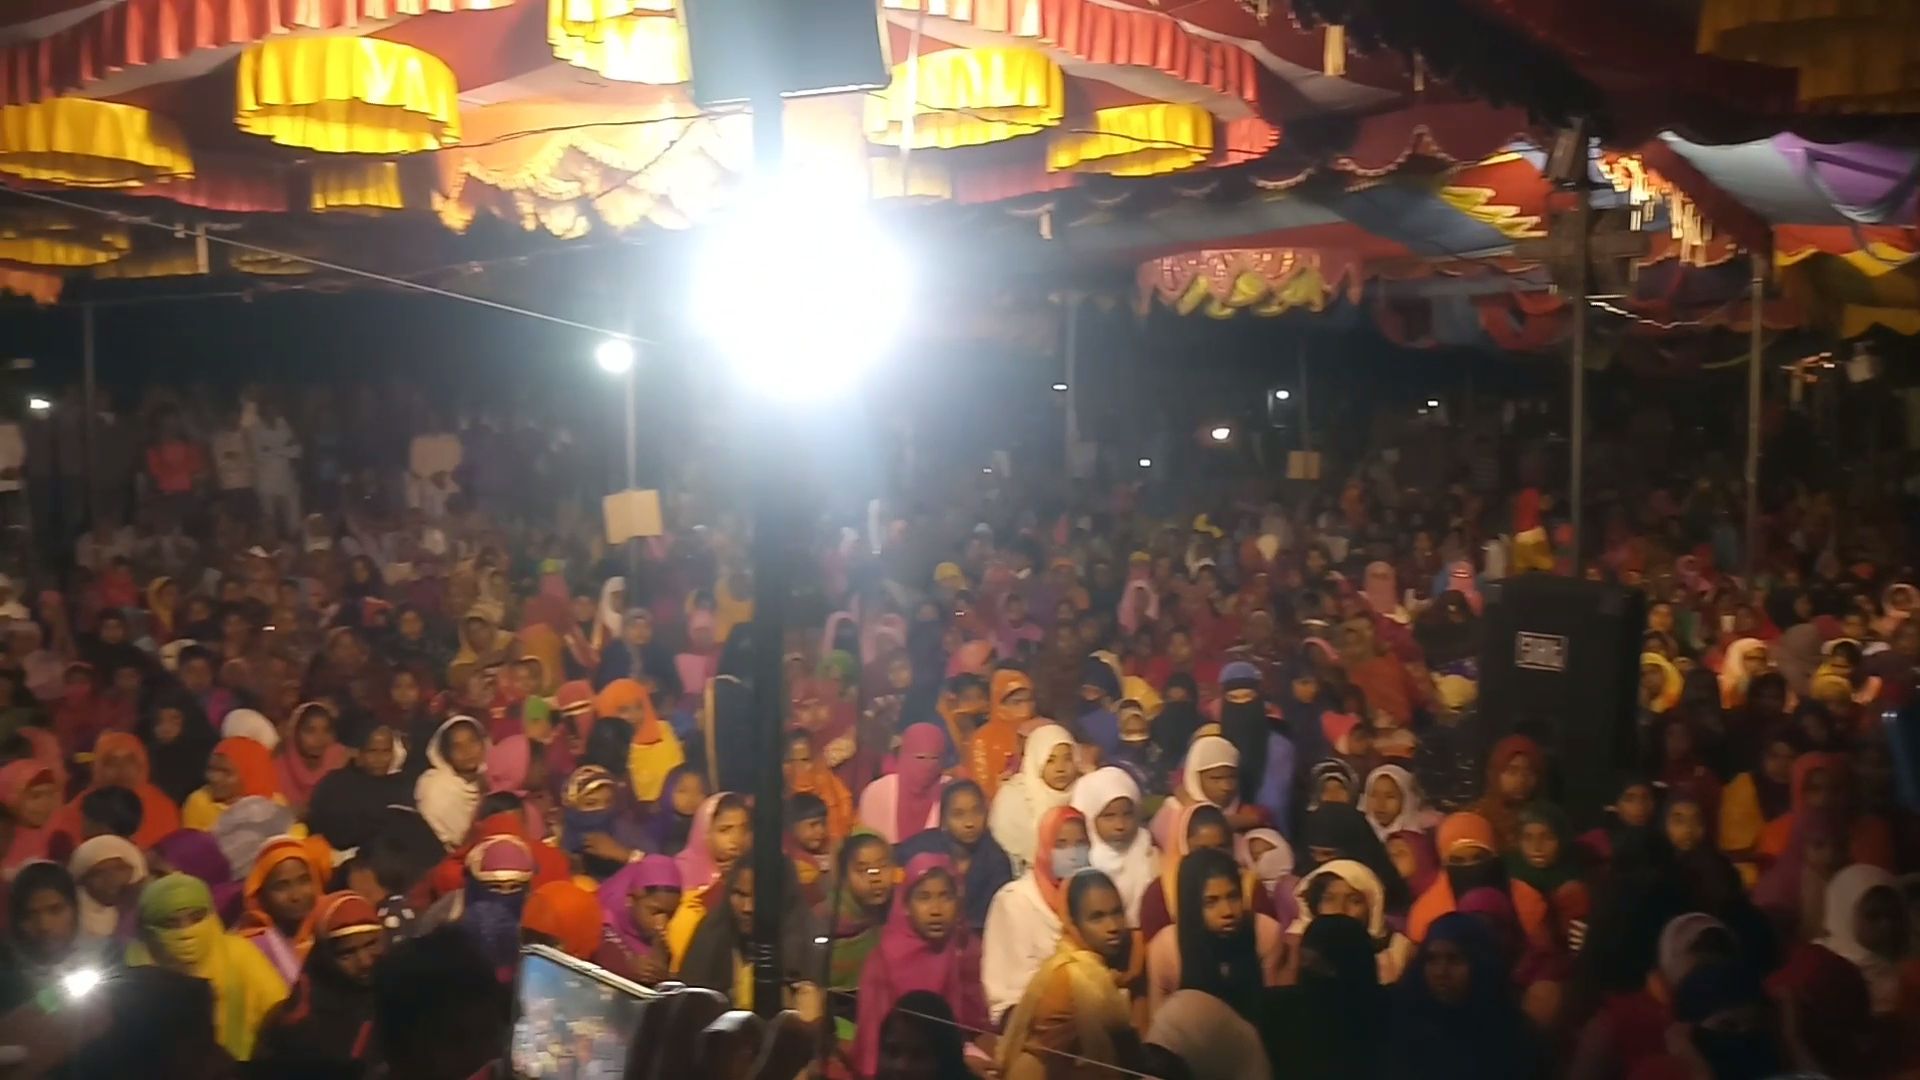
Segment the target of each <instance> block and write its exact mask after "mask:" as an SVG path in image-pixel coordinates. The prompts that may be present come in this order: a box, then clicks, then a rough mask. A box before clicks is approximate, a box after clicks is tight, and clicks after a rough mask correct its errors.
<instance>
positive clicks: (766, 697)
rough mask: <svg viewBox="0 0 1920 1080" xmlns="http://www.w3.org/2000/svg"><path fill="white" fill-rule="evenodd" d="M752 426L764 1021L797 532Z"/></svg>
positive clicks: (770, 416)
mask: <svg viewBox="0 0 1920 1080" xmlns="http://www.w3.org/2000/svg"><path fill="white" fill-rule="evenodd" d="M752 104H753V159H754V171H755V172H756V173H757V176H756V181H757V182H759V183H763V184H770V183H772V181H773V177H774V176H775V175H776V174H777V172H778V171H779V167H780V156H781V134H782V133H781V130H780V128H781V108H782V106H781V101H780V98H779V96H778V95H777V94H774V93H762V94H760V95H758V96H756V97H755V98H754V99H753V103H752ZM762 408H763V409H764V412H763V413H762V415H761V416H760V418H759V422H758V423H756V424H755V425H754V427H755V429H756V431H755V435H756V438H755V444H756V449H757V450H758V455H757V456H758V458H759V460H758V461H757V462H755V464H754V469H753V474H754V475H753V485H754V514H753V661H752V663H753V703H754V704H753V736H752V738H751V739H750V740H749V745H748V746H745V747H741V748H739V749H741V750H745V751H747V752H748V753H750V754H751V755H752V760H753V780H754V783H753V791H754V799H753V935H752V938H753V941H752V962H753V1011H754V1012H756V1013H759V1014H760V1015H761V1016H764V1017H767V1018H769V1019H771V1018H772V1017H774V1016H775V1015H777V1014H778V1013H779V1012H780V1009H781V1007H782V1006H783V1005H784V1003H785V1001H784V992H783V991H784V979H783V978H782V975H781V973H782V971H783V970H784V969H783V968H782V967H781V957H780V916H781V913H782V912H784V911H785V910H786V898H785V897H784V896H782V895H781V894H782V892H783V891H784V889H785V883H786V875H787V874H789V873H791V872H792V871H791V870H790V869H789V868H788V865H787V856H786V848H785V845H784V843H783V840H784V837H785V832H786V822H785V813H784V811H785V809H786V807H785V805H784V803H785V798H784V785H783V784H782V783H781V777H780V727H781V722H782V719H783V715H784V711H785V710H784V706H785V703H786V694H785V693H784V692H783V688H782V686H781V676H782V674H783V672H784V665H783V664H782V662H781V654H782V653H783V652H784V651H785V636H786V608H787V599H788V595H789V594H790V593H791V591H792V586H791V584H790V579H789V577H788V569H789V566H788V564H789V559H790V552H789V551H788V547H789V541H790V540H791V538H792V537H793V535H794V534H795V533H796V532H797V529H796V528H795V527H794V519H795V517H796V516H797V514H796V509H797V508H796V507H795V505H794V493H793V492H792V491H791V490H790V486H791V485H789V484H787V483H786V482H785V477H786V472H787V468H786V459H785V458H784V457H783V456H782V454H783V451H784V450H785V449H786V448H787V445H788V440H787V439H786V438H784V437H783V436H785V435H786V434H787V433H788V422H787V420H786V418H785V417H784V416H783V415H782V414H781V412H780V406H779V403H777V402H766V403H764V404H763V405H762Z"/></svg>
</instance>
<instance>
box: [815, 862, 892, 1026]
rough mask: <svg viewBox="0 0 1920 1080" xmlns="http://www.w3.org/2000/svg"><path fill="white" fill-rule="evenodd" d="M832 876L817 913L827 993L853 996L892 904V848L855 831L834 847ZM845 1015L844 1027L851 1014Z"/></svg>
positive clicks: (848, 1011)
mask: <svg viewBox="0 0 1920 1080" xmlns="http://www.w3.org/2000/svg"><path fill="white" fill-rule="evenodd" d="M834 874H835V877H834V886H833V888H832V889H831V890H830V891H829V892H828V893H827V899H826V902H825V904H824V905H823V906H822V907H821V908H820V909H819V914H820V917H821V918H820V921H821V922H823V923H825V925H826V936H827V939H828V956H827V989H828V990H831V991H834V992H836V993H839V994H857V992H858V991H859V989H860V972H861V970H862V969H863V968H865V967H866V964H867V955H868V954H869V953H871V952H872V951H873V948H874V946H875V945H877V944H879V942H880V928H881V926H883V925H885V923H886V921H887V908H888V906H889V905H890V904H891V903H892V901H893V886H894V882H895V880H896V877H897V870H896V862H895V859H894V852H893V848H892V847H891V846H890V845H889V844H888V843H887V842H886V841H885V840H883V839H881V838H880V837H879V836H877V835H875V834H873V833H871V832H866V831H864V830H860V829H856V830H854V833H853V835H852V836H850V837H848V838H847V842H846V843H844V844H842V845H840V852H839V854H838V855H837V856H835V860H834ZM841 1012H842V1006H841V1005H840V1004H836V1005H835V1013H836V1014H839V1013H841ZM845 1014H846V1016H847V1018H848V1022H849V1023H850V1022H851V1017H852V1011H851V1010H845ZM844 1034H846V1033H843V1035H844Z"/></svg>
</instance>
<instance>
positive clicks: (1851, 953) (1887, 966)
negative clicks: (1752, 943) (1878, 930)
mask: <svg viewBox="0 0 1920 1080" xmlns="http://www.w3.org/2000/svg"><path fill="white" fill-rule="evenodd" d="M1879 888H1887V889H1892V890H1894V891H1895V892H1896V893H1897V892H1898V891H1899V888H1900V887H1899V883H1898V882H1896V881H1895V880H1894V877H1893V875H1892V874H1889V873H1887V872H1886V871H1885V870H1882V869H1880V868H1879V867H1877V866H1868V865H1866V864H1865V863H1854V864H1853V865H1852V866H1849V867H1847V868H1846V869H1844V870H1842V871H1840V872H1839V873H1837V874H1835V875H1833V880H1831V881H1829V882H1827V932H1826V935H1825V936H1824V937H1822V938H1821V939H1820V944H1822V945H1824V946H1826V947H1827V950H1828V951H1829V952H1832V953H1833V954H1834V955H1835V956H1838V957H1840V958H1841V959H1842V960H1846V961H1848V962H1850V963H1851V964H1853V966H1854V967H1857V968H1859V969H1860V974H1861V976H1862V977H1863V978H1865V979H1866V980H1867V989H1868V991H1870V992H1871V993H1872V995H1873V1012H1874V1015H1876V1016H1885V1015H1886V1014H1888V1013H1890V1012H1893V1011H1894V1009H1895V1008H1896V1007H1897V1006H1898V1005H1899V1004H1900V971H1899V969H1898V968H1896V967H1895V966H1894V963H1893V961H1891V960H1889V959H1887V958H1886V957H1884V956H1881V955H1880V954H1879V953H1877V952H1874V951H1873V950H1872V949H1869V948H1867V947H1866V946H1865V945H1862V944H1861V943H1860V937H1859V934H1858V929H1857V924H1858V922H1859V919H1858V917H1857V916H1858V909H1859V907H1860V901H1861V899H1862V898H1863V897H1865V896H1866V895H1867V894H1868V893H1870V892H1872V891H1873V890H1875V889H1879Z"/></svg>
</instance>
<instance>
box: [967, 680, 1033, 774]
mask: <svg viewBox="0 0 1920 1080" xmlns="http://www.w3.org/2000/svg"><path fill="white" fill-rule="evenodd" d="M987 702H988V704H987V722H986V723H984V724H982V725H980V727H979V729H978V730H976V731H974V733H973V735H972V738H971V740H970V741H969V743H968V746H967V764H968V767H969V769H970V770H971V771H972V776H973V780H974V782H975V783H977V784H979V785H980V789H981V790H982V791H985V792H986V793H987V801H988V802H989V803H991V802H992V801H993V800H994V798H995V797H997V796H998V794H999V792H1000V784H1001V780H1002V778H1003V777H1005V776H1006V774H1007V768H1008V766H1009V765H1010V764H1012V762H1013V760H1014V757H1015V756H1016V755H1018V754H1019V753H1020V752H1021V751H1020V728H1021V727H1022V726H1023V725H1024V724H1026V722H1027V721H1029V720H1031V719H1033V718H1034V716H1035V712H1034V697H1033V680H1031V679H1029V678H1027V676H1026V675H1025V674H1023V673H1021V672H1018V671H1013V670H1011V669H1006V668H1003V669H1001V670H999V671H996V672H994V673H993V681H992V683H991V684H990V686H989V688H988V691H987Z"/></svg>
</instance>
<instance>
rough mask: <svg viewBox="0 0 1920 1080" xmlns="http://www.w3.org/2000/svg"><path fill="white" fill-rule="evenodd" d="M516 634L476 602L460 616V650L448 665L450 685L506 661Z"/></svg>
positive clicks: (464, 682) (460, 684) (465, 682)
mask: <svg viewBox="0 0 1920 1080" xmlns="http://www.w3.org/2000/svg"><path fill="white" fill-rule="evenodd" d="M512 645H513V635H512V634H509V633H507V632H506V631H505V630H502V629H500V626H499V620H498V619H497V618H495V617H494V616H493V615H492V614H491V613H489V612H488V611H487V610H486V608H485V607H484V606H483V605H480V604H475V605H474V606H473V607H472V608H471V609H469V610H468V611H467V614H466V616H465V617H464V618H462V619H461V620H460V651H459V652H457V653H455V654H454V655H453V662H452V663H450V664H448V665H447V685H448V686H465V685H467V680H468V679H469V678H471V677H473V676H474V675H477V674H480V673H482V672H484V671H486V670H487V669H488V668H497V667H499V666H500V665H502V664H504V663H506V662H507V660H508V659H509V657H510V655H511V653H512V648H511V647H512Z"/></svg>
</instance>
